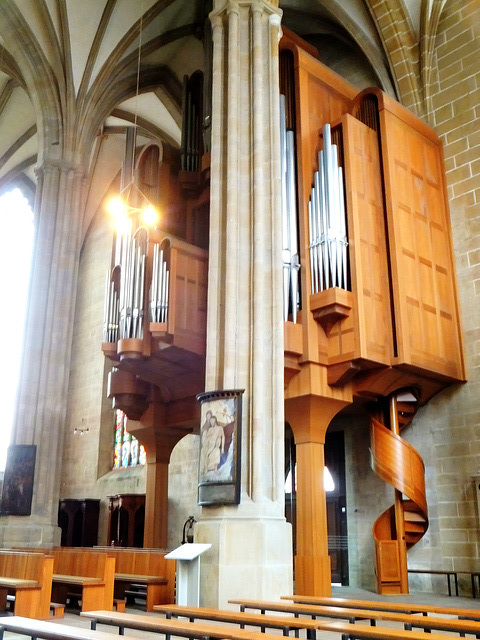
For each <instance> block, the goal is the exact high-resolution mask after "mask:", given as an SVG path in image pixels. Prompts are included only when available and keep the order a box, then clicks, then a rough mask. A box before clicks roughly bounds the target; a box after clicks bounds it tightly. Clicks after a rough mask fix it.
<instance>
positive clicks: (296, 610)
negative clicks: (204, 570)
mask: <svg viewBox="0 0 480 640" xmlns="http://www.w3.org/2000/svg"><path fill="white" fill-rule="evenodd" d="M229 602H231V603H232V604H240V603H241V607H242V608H244V607H247V608H252V609H259V610H260V611H262V612H264V611H279V612H283V613H289V614H294V615H305V616H310V617H311V618H314V619H315V621H317V622H318V623H319V624H317V629H320V628H323V624H324V623H323V622H322V621H318V620H317V619H318V618H340V619H341V620H343V621H346V622H348V624H355V623H356V622H357V621H359V620H360V621H365V620H369V621H370V625H371V626H376V625H377V624H378V623H380V622H386V621H388V622H398V623H399V624H402V625H403V628H404V630H406V631H409V630H411V629H413V628H419V629H424V631H428V632H431V631H432V630H436V631H449V632H453V633H459V634H463V635H464V634H465V633H474V634H475V635H480V621H479V620H472V619H459V618H458V617H456V618H437V617H433V616H425V615H421V614H412V613H399V612H392V611H378V610H373V609H355V608H348V607H330V606H326V605H323V606H322V605H308V604H296V603H293V604H290V603H286V605H284V604H283V603H278V602H263V601H250V600H230V601H229ZM164 608H165V609H166V608H167V606H165V605H164ZM456 611H457V613H460V612H462V613H463V610H462V609H458V610H456ZM478 613H479V614H480V611H479V612H478ZM178 615H181V614H178ZM262 615H263V613H262Z"/></svg>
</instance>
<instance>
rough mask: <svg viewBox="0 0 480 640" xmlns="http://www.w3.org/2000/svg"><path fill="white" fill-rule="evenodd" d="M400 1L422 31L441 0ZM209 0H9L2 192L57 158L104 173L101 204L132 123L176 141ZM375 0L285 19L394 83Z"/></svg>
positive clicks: (349, 73) (336, 54) (287, 11)
mask: <svg viewBox="0 0 480 640" xmlns="http://www.w3.org/2000/svg"><path fill="white" fill-rule="evenodd" d="M398 2H399V5H401V6H402V7H403V13H404V14H405V8H406V11H407V21H410V24H411V28H412V33H413V32H414V31H415V29H418V28H419V26H418V25H420V22H421V20H420V14H421V12H422V11H423V12H425V11H428V9H429V8H431V5H438V4H442V5H443V1H441V2H435V0H430V1H428V0H423V1H422V0H408V2H405V3H404V2H401V0H398ZM209 4H210V3H209V2H208V0H2V1H1V2H0V44H1V46H2V49H1V50H0V192H2V191H4V190H5V189H6V188H10V187H11V186H12V185H14V184H23V185H26V186H30V187H31V190H32V193H33V190H34V185H35V167H36V165H37V164H38V163H39V162H41V161H42V159H43V158H45V157H48V158H50V159H52V158H55V157H57V158H58V159H59V160H62V161H67V162H70V163H72V164H73V165H75V166H82V167H84V168H86V170H87V171H88V172H90V174H91V175H93V174H95V179H94V182H93V183H92V187H91V189H90V201H89V203H88V206H87V210H89V211H91V212H94V211H95V209H96V207H97V206H98V204H99V202H100V200H101V197H102V196H103V194H104V193H105V192H106V190H107V189H108V186H109V184H110V183H111V182H112V180H113V179H114V177H115V175H117V174H118V170H119V167H120V163H121V160H122V157H123V148H124V135H123V132H124V128H125V126H126V125H128V124H132V123H136V124H137V125H139V134H140V136H143V138H145V139H160V140H162V141H163V142H164V143H166V144H169V145H172V146H178V145H179V144H180V124H181V95H182V79H183V76H184V75H185V74H187V75H190V74H191V73H193V72H194V71H195V70H196V69H199V68H202V66H203V61H204V49H203V42H202V35H203V25H204V21H205V16H206V15H207V14H208V11H209V9H210V7H209ZM369 4H370V2H367V0H285V1H283V2H282V1H281V2H280V8H281V9H282V10H283V11H284V19H283V22H284V24H285V25H286V26H288V27H289V28H291V29H292V30H294V31H295V32H296V33H298V34H300V35H302V36H304V37H305V38H307V39H308V40H310V42H312V43H313V44H315V46H317V48H318V50H319V52H320V58H321V59H323V60H324V62H325V63H326V64H329V65H330V66H332V67H333V68H334V69H335V70H336V71H338V72H339V73H341V74H343V75H345V76H346V77H347V78H348V79H350V80H351V81H352V82H354V83H355V84H357V85H359V88H363V86H367V85H369V84H378V85H380V86H382V88H384V90H386V91H389V92H391V93H394V91H395V89H394V83H393V81H392V75H391V70H390V68H389V64H388V56H387V55H386V52H385V50H384V49H385V47H384V43H383V40H382V34H381V33H379V32H378V30H377V27H376V22H375V16H374V14H373V13H372V11H371V10H370V8H369ZM375 4H376V5H377V7H378V4H379V3H378V2H376V3H375ZM380 4H381V3H380ZM389 5H390V6H391V5H392V2H390V3H389ZM377 10H378V8H377ZM437 13H438V11H437ZM139 64H140V68H141V73H140V74H138V68H139ZM362 85H363V86H362ZM59 122H60V123H61V126H60V127H59V126H58V123H59ZM139 139H140V140H141V139H142V138H141V137H140V138H139ZM90 215H92V214H90ZM86 223H88V221H86Z"/></svg>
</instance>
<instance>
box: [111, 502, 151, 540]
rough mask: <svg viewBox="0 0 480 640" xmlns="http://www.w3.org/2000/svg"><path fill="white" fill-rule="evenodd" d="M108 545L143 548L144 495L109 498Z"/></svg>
mask: <svg viewBox="0 0 480 640" xmlns="http://www.w3.org/2000/svg"><path fill="white" fill-rule="evenodd" d="M109 500H110V505H109V520H108V543H109V544H112V545H114V546H118V547H143V533H144V525H145V494H138V493H126V494H117V495H115V496H109Z"/></svg>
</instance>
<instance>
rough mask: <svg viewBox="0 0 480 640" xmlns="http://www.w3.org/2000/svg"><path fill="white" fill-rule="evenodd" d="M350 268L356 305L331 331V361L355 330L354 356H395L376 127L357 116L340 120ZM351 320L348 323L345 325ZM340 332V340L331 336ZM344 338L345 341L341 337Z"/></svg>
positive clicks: (382, 360)
mask: <svg viewBox="0 0 480 640" xmlns="http://www.w3.org/2000/svg"><path fill="white" fill-rule="evenodd" d="M342 126H343V142H344V157H345V183H346V201H347V215H348V236H349V255H350V273H351V283H352V293H353V296H354V304H353V309H352V315H351V318H350V319H349V321H344V322H342V323H340V324H339V325H337V327H334V328H333V329H332V332H331V334H330V338H331V340H330V345H329V348H330V350H332V349H333V347H334V346H336V347H337V349H338V351H337V353H334V352H333V351H331V352H329V356H330V357H329V362H334V361H336V360H339V358H340V356H343V357H345V356H346V355H348V352H343V353H342V351H341V348H342V346H343V344H344V343H345V334H346V333H347V332H353V336H354V340H353V344H352V341H349V342H347V345H349V346H350V345H351V348H352V354H351V356H352V358H362V359H363V360H365V361H369V362H371V363H378V364H390V363H391V360H392V355H393V335H392V325H391V309H390V295H389V289H388V263H387V253H386V245H385V222H384V211H383V197H382V182H381V167H380V158H379V152H378V140H377V134H376V132H375V131H373V130H372V129H370V128H369V127H367V126H366V125H364V124H363V123H362V122H360V121H359V120H357V119H356V118H354V117H352V116H350V115H348V114H347V115H345V116H344V118H343V120H342ZM349 325H350V326H349ZM335 333H337V334H338V336H339V340H338V343H337V344H335V345H334V343H333V338H334V336H335ZM340 338H343V341H340Z"/></svg>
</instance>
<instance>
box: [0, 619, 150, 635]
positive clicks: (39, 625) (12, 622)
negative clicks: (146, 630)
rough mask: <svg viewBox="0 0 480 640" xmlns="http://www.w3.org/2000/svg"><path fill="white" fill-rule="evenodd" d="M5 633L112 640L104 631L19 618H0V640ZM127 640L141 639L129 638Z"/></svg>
mask: <svg viewBox="0 0 480 640" xmlns="http://www.w3.org/2000/svg"><path fill="white" fill-rule="evenodd" d="M5 631H8V632H10V633H18V634H20V635H26V636H30V638H42V639H44V640H112V634H111V633H108V632H105V631H92V630H91V629H81V628H79V627H71V626H69V625H66V624H63V623H61V624H59V623H58V622H44V621H43V620H42V621H41V620H32V619H30V618H26V617H21V616H11V617H5V618H0V640H3V636H4V633H5ZM128 640H141V639H140V638H135V637H133V636H129V638H128Z"/></svg>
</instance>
